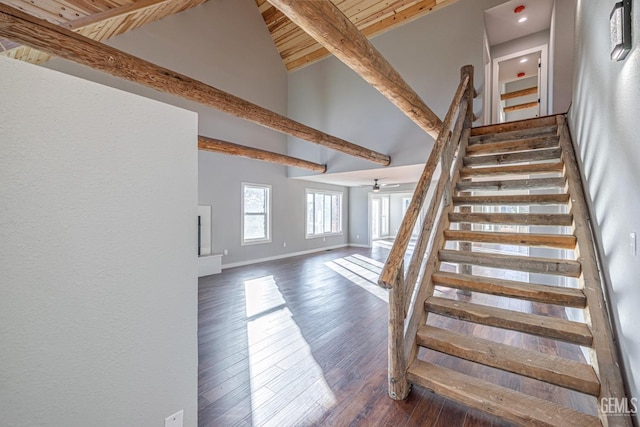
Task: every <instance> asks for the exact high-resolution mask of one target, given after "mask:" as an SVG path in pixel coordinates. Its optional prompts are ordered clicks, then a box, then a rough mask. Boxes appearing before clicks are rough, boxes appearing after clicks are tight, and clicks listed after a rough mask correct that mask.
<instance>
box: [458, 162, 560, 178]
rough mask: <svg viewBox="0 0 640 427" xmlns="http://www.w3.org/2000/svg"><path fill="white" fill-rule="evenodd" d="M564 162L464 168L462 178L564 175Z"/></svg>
mask: <svg viewBox="0 0 640 427" xmlns="http://www.w3.org/2000/svg"><path fill="white" fill-rule="evenodd" d="M563 168H564V165H563V164H562V162H555V163H533V164H530V165H512V166H492V167H483V168H462V169H460V178H463V179H464V178H471V177H476V176H497V175H532V174H538V173H562V170H563Z"/></svg>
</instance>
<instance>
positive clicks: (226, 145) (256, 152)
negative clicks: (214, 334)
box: [198, 135, 327, 173]
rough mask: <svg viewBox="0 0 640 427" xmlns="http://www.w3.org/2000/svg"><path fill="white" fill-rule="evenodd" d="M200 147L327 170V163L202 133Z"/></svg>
mask: <svg viewBox="0 0 640 427" xmlns="http://www.w3.org/2000/svg"><path fill="white" fill-rule="evenodd" d="M198 149H199V150H204V151H213V152H214V153H221V154H228V155H232V156H241V157H247V158H249V159H255V160H262V161H265V162H271V163H278V164H280V165H285V166H293V167H296V168H303V169H309V170H312V171H315V172H320V173H325V172H326V171H327V166H326V165H321V164H319V163H312V162H308V161H306V160H302V159H298V158H296V157H290V156H285V155H284V154H279V153H274V152H272V151H266V150H261V149H259V148H253V147H247V146H245V145H239V144H234V143H232V142H227V141H223V140H221V139H215V138H209V137H206V136H202V135H200V136H198Z"/></svg>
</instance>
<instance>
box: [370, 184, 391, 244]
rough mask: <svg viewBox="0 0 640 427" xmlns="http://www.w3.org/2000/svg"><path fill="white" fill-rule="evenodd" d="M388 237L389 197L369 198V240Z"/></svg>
mask: <svg viewBox="0 0 640 427" xmlns="http://www.w3.org/2000/svg"><path fill="white" fill-rule="evenodd" d="M388 237H389V195H376V196H372V197H371V240H379V239H384V238H388Z"/></svg>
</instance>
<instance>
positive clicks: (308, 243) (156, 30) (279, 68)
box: [46, 0, 348, 265]
mask: <svg viewBox="0 0 640 427" xmlns="http://www.w3.org/2000/svg"><path fill="white" fill-rule="evenodd" d="M108 44H110V45H112V46H114V47H116V48H118V49H120V50H123V51H125V52H128V53H131V54H133V55H136V56H138V57H141V58H144V59H146V60H148V61H150V62H153V63H155V64H158V65H162V66H164V67H167V68H169V69H171V70H174V71H177V72H180V73H183V74H185V75H188V76H190V77H193V78H196V79H198V80H201V81H203V82H205V83H207V84H210V85H212V86H215V87H217V88H220V89H222V90H225V91H227V92H229V93H232V94H234V95H237V96H240V97H242V98H244V99H247V100H249V101H251V102H254V103H256V104H258V105H260V106H262V107H265V108H268V109H270V110H273V111H276V112H278V113H281V114H286V113H287V72H286V70H285V68H284V65H283V63H282V60H281V59H280V55H279V54H278V52H277V50H276V48H275V45H274V44H273V40H272V39H271V36H270V35H269V32H268V30H267V27H266V25H265V24H264V21H263V20H262V17H261V16H260V12H259V10H258V8H257V7H256V5H255V2H254V1H253V0H216V1H209V2H207V3H205V4H203V5H201V6H198V7H195V8H192V9H189V10H187V11H185V12H182V13H179V14H177V15H173V16H170V17H168V18H165V19H163V20H161V21H158V22H154V23H152V24H149V25H146V26H144V27H142V28H140V29H137V30H134V31H131V32H129V33H126V34H124V35H121V36H118V37H115V38H113V39H110V40H109V41H108ZM46 66H48V67H51V68H55V69H58V70H61V71H63V72H66V73H70V74H74V75H79V76H82V77H84V78H87V79H90V80H94V81H99V82H103V83H105V84H108V85H111V86H114V87H119V88H123V89H125V90H127V91H130V92H134V93H138V94H142V95H144V96H147V97H150V98H154V99H159V100H162V101H164V102H167V103H171V104H174V105H178V106H181V107H184V108H187V109H189V110H191V111H196V112H197V113H198V116H199V122H198V123H199V132H200V134H202V135H205V136H210V137H214V138H220V139H224V140H228V141H231V142H235V143H238V144H243V145H248V146H254V147H259V148H263V149H266V150H270V151H275V152H280V153H286V150H287V144H286V137H285V135H283V134H281V133H278V132H274V131H271V130H269V129H266V128H264V127H262V126H258V125H256V124H253V123H250V122H248V121H246V120H242V119H238V118H236V117H233V116H230V115H228V114H225V113H221V112H219V111H216V110H213V109H211V108H207V107H204V106H201V105H199V104H195V103H193V102H187V101H184V100H182V99H181V98H178V97H175V96H170V95H166V94H162V93H159V92H156V91H153V90H151V89H147V88H145V87H142V86H140V85H136V84H133V83H129V82H127V81H124V80H120V79H117V78H113V77H111V76H108V75H106V74H103V73H99V72H96V71H93V70H91V69H88V68H85V67H80V66H78V65H76V64H73V63H70V62H67V61H62V60H58V59H56V60H53V61H51V62H50V63H47V65H46ZM198 164H199V180H198V181H199V187H198V197H199V203H200V204H201V205H209V206H212V217H213V220H212V236H213V239H212V251H213V252H214V253H222V252H223V250H225V249H227V250H228V251H229V255H228V256H224V257H223V259H222V262H223V265H235V264H237V263H242V262H248V261H251V260H255V259H262V258H267V257H272V256H281V255H284V254H288V253H295V252H299V251H305V250H311V249H319V248H323V247H326V246H333V245H339V244H346V242H347V238H346V233H345V234H344V235H343V236H339V237H331V238H327V239H326V241H323V240H322V239H309V240H307V239H305V235H304V221H305V216H304V211H303V210H302V209H303V207H304V198H305V192H304V189H305V185H304V184H303V183H301V182H297V181H294V182H291V181H290V180H288V179H287V168H286V167H284V166H279V165H274V164H269V163H264V162H258V161H255V160H248V159H243V158H239V157H232V156H223V155H220V154H215V153H208V152H199V154H198ZM243 181H248V182H255V183H264V184H271V185H272V186H273V201H274V203H273V208H274V213H273V224H272V226H273V230H272V243H268V244H260V245H251V246H241V244H240V243H241V235H240V233H241V229H240V216H241V204H240V192H241V183H242V182H243ZM311 187H313V185H312V186H311ZM316 187H317V186H316ZM322 188H326V189H330V190H333V191H343V192H345V196H344V197H345V200H346V199H347V193H346V188H343V187H335V186H323V187H322ZM347 215H348V213H347V211H346V210H345V212H344V217H345V231H346V224H347V219H346V218H347ZM285 242H286V243H287V247H286V248H285V247H284V246H283V244H284V243H285Z"/></svg>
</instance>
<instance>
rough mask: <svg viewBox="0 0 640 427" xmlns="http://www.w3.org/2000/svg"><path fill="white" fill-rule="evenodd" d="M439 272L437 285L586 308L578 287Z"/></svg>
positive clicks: (435, 278) (434, 276) (436, 276)
mask: <svg viewBox="0 0 640 427" xmlns="http://www.w3.org/2000/svg"><path fill="white" fill-rule="evenodd" d="M465 277H466V275H461V274H453V273H444V272H439V273H436V274H434V275H433V277H432V280H433V283H434V285H436V286H445V287H449V288H454V289H461V290H466V291H471V292H479V293H483V294H489V295H497V296H502V297H507V298H516V299H521V300H526V301H533V302H540V303H544V304H555V305H561V306H563V307H576V308H584V307H585V305H586V298H585V296H584V294H583V293H582V292H581V291H580V290H578V289H572V288H559V287H555V286H546V285H536V284H531V283H519V282H513V281H509V280H502V279H492V278H491V279H487V278H483V277H479V276H470V277H469V278H468V279H465Z"/></svg>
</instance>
